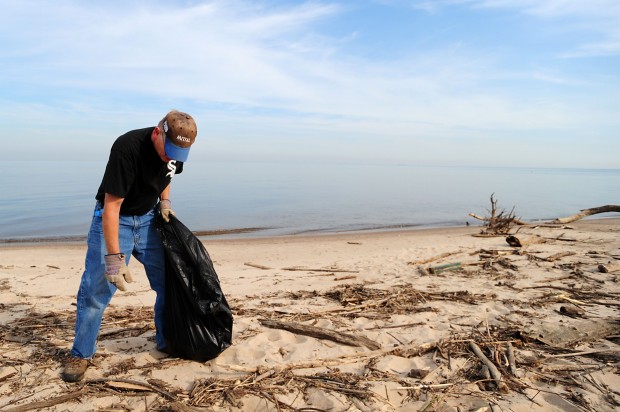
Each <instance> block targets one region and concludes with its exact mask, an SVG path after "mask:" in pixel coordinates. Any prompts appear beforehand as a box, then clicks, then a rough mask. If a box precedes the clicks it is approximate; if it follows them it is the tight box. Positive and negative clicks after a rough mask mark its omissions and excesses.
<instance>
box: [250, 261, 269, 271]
mask: <svg viewBox="0 0 620 412" xmlns="http://www.w3.org/2000/svg"><path fill="white" fill-rule="evenodd" d="M244 265H246V266H250V267H253V268H256V269H262V270H270V269H271V268H270V267H269V266H263V265H259V264H257V263H252V262H245V263H244Z"/></svg>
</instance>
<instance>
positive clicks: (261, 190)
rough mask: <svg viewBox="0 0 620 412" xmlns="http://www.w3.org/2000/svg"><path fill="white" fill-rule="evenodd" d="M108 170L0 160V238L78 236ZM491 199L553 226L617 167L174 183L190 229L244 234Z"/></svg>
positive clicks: (612, 188)
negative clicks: (235, 231)
mask: <svg viewBox="0 0 620 412" xmlns="http://www.w3.org/2000/svg"><path fill="white" fill-rule="evenodd" d="M104 167H105V163H97V162H71V161H69V162H60V161H47V162H4V163H1V164H0V187H1V188H2V193H3V195H2V197H1V198H0V240H5V241H6V240H7V239H18V240H28V239H49V238H64V237H70V238H71V237H83V236H84V235H85V234H86V232H87V230H88V226H89V224H90V216H91V212H92V209H93V207H94V202H95V201H94V195H95V193H96V190H97V188H98V186H99V183H100V181H101V177H102V174H103V170H104ZM492 193H494V194H495V198H496V199H497V200H498V202H499V207H500V208H502V209H505V210H506V211H507V212H509V211H510V210H511V209H512V208H513V207H514V211H515V214H516V215H517V216H518V217H520V218H522V219H523V220H540V219H543V220H546V219H552V218H556V217H563V216H568V215H571V214H574V213H577V212H578V211H579V210H581V209H584V208H590V207H596V206H602V205H606V204H618V203H620V201H619V200H620V199H619V196H620V170H619V169H612V170H603V169H542V168H489V167H433V166H413V165H359V164H355V165H352V164H343V165H334V164H292V163H279V164H276V163H217V162H215V163H200V162H190V163H187V165H186V168H185V171H184V172H183V173H182V174H180V175H178V176H177V177H176V178H175V180H174V182H173V186H172V200H173V205H174V209H175V212H176V213H177V216H178V217H179V218H180V219H181V221H182V222H183V223H185V225H187V226H188V227H189V228H191V229H192V230H194V231H216V230H233V229H242V228H263V229H262V230H258V231H255V232H251V233H244V234H241V235H236V236H244V237H249V236H271V235H283V234H299V233H315V232H319V233H321V232H337V231H349V230H367V229H377V228H390V227H402V226H404V227H411V226H416V227H436V226H454V225H464V224H465V223H466V222H469V223H471V224H476V225H477V224H479V223H480V222H478V221H476V220H474V219H472V218H470V217H469V216H468V214H469V213H470V212H474V213H476V214H478V215H486V214H487V213H488V212H487V211H488V209H489V208H490V202H489V197H490V195H491V194H492ZM616 215H617V214H616ZM601 216H606V215H601ZM607 216H609V215H607ZM228 236H229V237H230V236H233V235H228Z"/></svg>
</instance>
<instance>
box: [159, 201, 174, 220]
mask: <svg viewBox="0 0 620 412" xmlns="http://www.w3.org/2000/svg"><path fill="white" fill-rule="evenodd" d="M159 211H160V212H161V217H163V218H164V221H165V222H166V223H168V222H170V215H172V216H176V215H175V214H174V210H172V202H171V201H170V200H169V199H164V200H162V201H160V202H159Z"/></svg>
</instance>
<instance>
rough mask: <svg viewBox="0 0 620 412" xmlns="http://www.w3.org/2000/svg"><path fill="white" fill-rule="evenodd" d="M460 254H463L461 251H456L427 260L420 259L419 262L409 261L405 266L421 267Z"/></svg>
mask: <svg viewBox="0 0 620 412" xmlns="http://www.w3.org/2000/svg"><path fill="white" fill-rule="evenodd" d="M462 252H463V251H462V250H456V251H454V252H446V253H442V254H440V255H437V256H432V257H429V258H427V259H420V260H414V261H411V262H407V264H408V265H422V264H424V263H430V262H434V261H436V260H439V259H443V258H447V257H449V256H452V255H458V254H459V253H462Z"/></svg>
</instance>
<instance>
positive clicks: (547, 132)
mask: <svg viewBox="0 0 620 412" xmlns="http://www.w3.org/2000/svg"><path fill="white" fill-rule="evenodd" d="M0 6H1V9H2V13H0V90H1V92H0V121H1V122H2V124H3V127H2V133H1V134H0V142H1V143H2V150H0V160H39V159H40V160H45V159H51V160H89V159H92V160H96V161H101V160H102V159H106V158H107V155H108V153H109V147H110V145H111V144H112V142H113V141H114V139H115V138H116V137H118V136H119V135H121V134H123V133H125V132H126V131H128V130H132V129H138V128H143V127H148V126H154V125H156V124H157V122H158V121H159V119H161V118H162V117H163V116H164V115H165V113H166V112H167V111H169V110H170V109H173V108H174V109H178V110H181V111H185V112H187V113H190V114H191V115H192V116H193V117H194V118H195V119H196V122H197V125H198V138H197V140H196V143H195V144H194V146H193V147H192V151H191V154H190V159H189V161H190V162H191V161H226V162H229V161H239V162H249V161H259V162H262V161H265V162H274V161H279V162H326V163H329V162H338V163H347V162H350V163H388V164H391V163H393V164H416V165H464V166H470V165H471V166H517V167H576V168H620V138H619V137H620V132H619V130H620V1H618V0H588V1H583V0H435V1H432V0H409V1H407V0H376V1H363V0H356V1H275V0H272V1H265V0H252V1H238V0H222V1H206V0H205V1H201V0H192V1H181V0H178V1H172V0H167V1H163V0H152V1H146V0H144V1H131V0H109V1H103V0H90V1H83V0H55V1H53V2H50V1H37V0H0Z"/></svg>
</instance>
